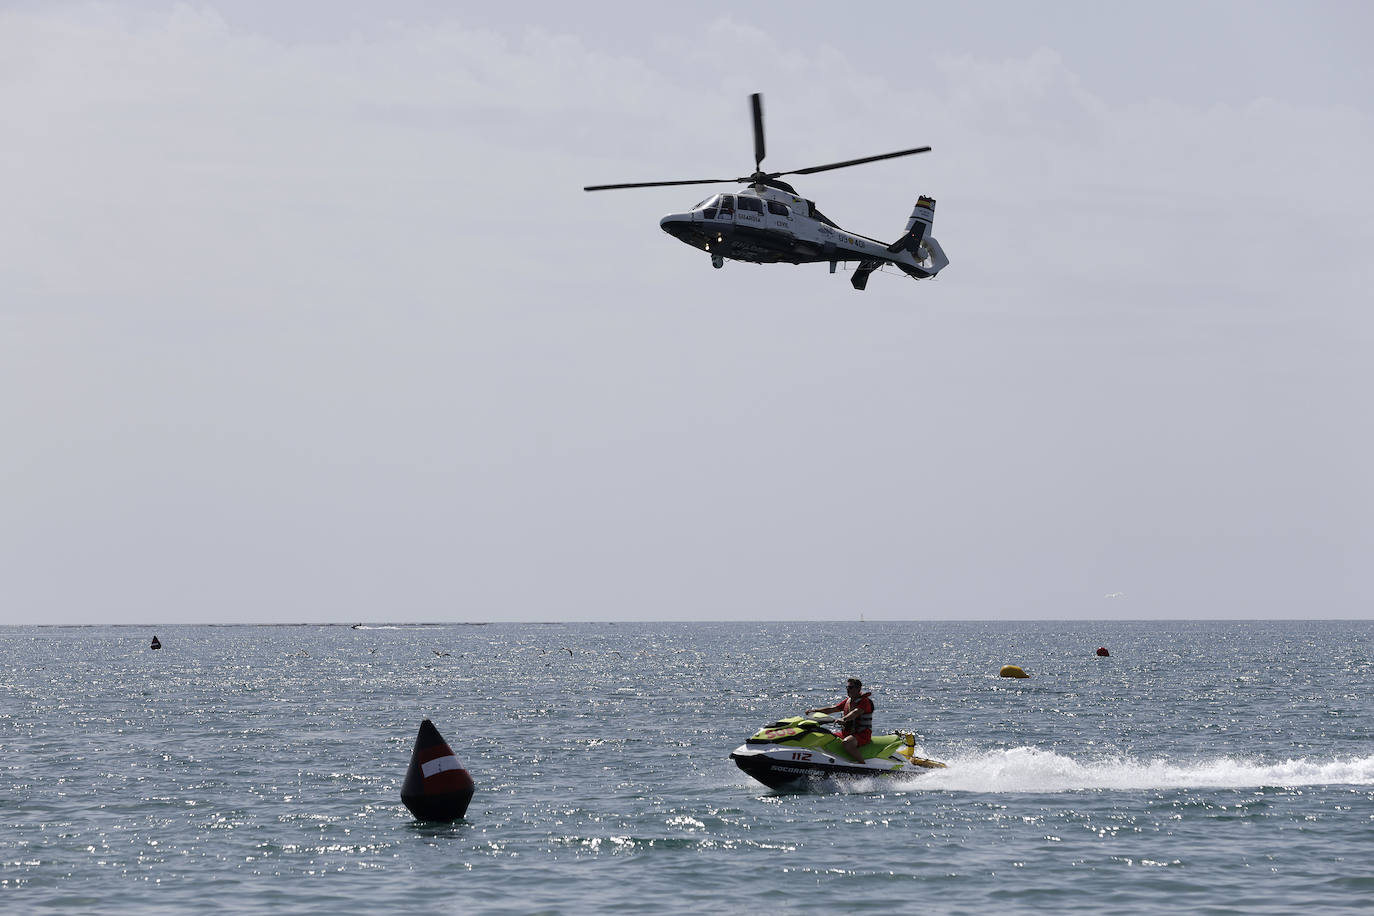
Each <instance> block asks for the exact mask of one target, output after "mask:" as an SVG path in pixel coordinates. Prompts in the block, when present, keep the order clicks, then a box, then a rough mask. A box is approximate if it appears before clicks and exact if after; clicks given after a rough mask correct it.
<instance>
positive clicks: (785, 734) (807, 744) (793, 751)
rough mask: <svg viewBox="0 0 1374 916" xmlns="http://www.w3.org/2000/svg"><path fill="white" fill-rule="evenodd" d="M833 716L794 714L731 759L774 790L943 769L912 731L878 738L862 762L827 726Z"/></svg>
mask: <svg viewBox="0 0 1374 916" xmlns="http://www.w3.org/2000/svg"><path fill="white" fill-rule="evenodd" d="M834 721H836V720H835V719H834V718H832V717H830V716H817V717H815V718H814V719H812V718H806V717H803V716H791V717H789V718H786V719H779V720H778V721H776V722H774V723H772V724H771V725H765V726H764V727H763V728H761V729H759V730H758V731H756V732H754V734H753V736H752V737H750V738H749V739H748V740H746V741H745V742H744V743H743V744H741V745H740V746H739V747H737V748H735V749H734V750H733V751H731V752H730V759H731V760H733V761H735V763H736V764H737V765H738V766H739V768H740V769H741V770H743V771H744V772H745V773H748V774H749V775H750V776H752V777H753V778H755V779H757V780H758V781H759V782H761V783H763V784H764V785H765V786H767V787H768V788H770V789H806V788H811V787H813V786H815V785H816V784H817V783H825V782H830V781H835V780H849V779H871V778H873V777H887V776H914V775H917V774H920V773H923V772H925V771H926V770H942V769H944V768H945V765H944V764H943V763H941V762H940V761H938V760H927V759H925V758H924V757H917V756H916V736H915V735H913V734H910V733H907V732H898V733H897V734H892V735H874V736H873V740H872V741H871V742H869V743H868V744H865V745H864V746H863V747H861V748H859V752H860V753H861V754H863V756H864V761H865V762H864V763H859V761H857V760H855V759H854V758H853V757H850V756H849V754H848V753H847V752H846V751H845V750H844V747H843V746H842V745H841V744H840V738H839V736H838V735H836V734H835V733H834V732H832V731H830V730H829V729H827V728H825V727H824V723H826V722H834Z"/></svg>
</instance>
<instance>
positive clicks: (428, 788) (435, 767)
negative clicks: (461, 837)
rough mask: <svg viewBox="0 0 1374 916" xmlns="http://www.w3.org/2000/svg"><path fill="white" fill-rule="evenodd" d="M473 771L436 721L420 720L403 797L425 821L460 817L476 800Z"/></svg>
mask: <svg viewBox="0 0 1374 916" xmlns="http://www.w3.org/2000/svg"><path fill="white" fill-rule="evenodd" d="M472 790H473V784H472V774H470V773H469V772H468V771H467V768H466V767H464V766H463V762H462V761H461V760H459V759H458V755H456V754H454V753H453V748H451V747H449V746H448V744H447V743H446V742H445V741H444V739H443V737H442V736H440V734H439V730H438V729H437V728H435V727H434V723H433V722H431V721H429V720H428V719H426V720H425V721H423V722H421V723H420V733H419V734H418V735H416V736H415V750H414V751H412V752H411V754H410V767H409V768H408V769H407V770H406V778H405V782H403V783H401V801H402V802H403V803H404V804H405V806H406V807H407V808H409V809H410V813H411V814H413V815H415V817H416V818H418V819H419V820H422V821H456V820H458V818H460V817H462V816H463V815H464V814H467V812H468V802H470V801H472Z"/></svg>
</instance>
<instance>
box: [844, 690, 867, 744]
mask: <svg viewBox="0 0 1374 916" xmlns="http://www.w3.org/2000/svg"><path fill="white" fill-rule="evenodd" d="M872 696H873V695H872V694H871V693H863V694H860V695H859V701H858V702H857V703H853V704H851V703H850V700H849V697H845V698H844V699H843V700H841V701H840V702H841V704H842V705H841V707H840V712H841V714H842V715H843V714H846V713H848V712H849V710H851V709H853V708H855V707H857V708H858V710H859V714H858V715H857V716H855V717H854V718H853V719H851V720H850V721H849V722H848V724H846V725H845V726H844V728H843V729H842V730H841V731H840V737H841V738H844V737H847V736H849V735H857V734H859V733H861V732H869V733H870V734H871V733H872V732H873V700H872V699H871V697H872Z"/></svg>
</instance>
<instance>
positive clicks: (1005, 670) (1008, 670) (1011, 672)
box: [997, 665, 1030, 677]
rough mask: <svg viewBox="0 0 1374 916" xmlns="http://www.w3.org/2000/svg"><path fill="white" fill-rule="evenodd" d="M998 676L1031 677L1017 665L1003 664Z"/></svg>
mask: <svg viewBox="0 0 1374 916" xmlns="http://www.w3.org/2000/svg"><path fill="white" fill-rule="evenodd" d="M997 676H998V677H1030V675H1029V674H1027V673H1026V672H1024V671H1022V670H1021V669H1020V668H1019V667H1018V666H1016V665H1003V666H1002V670H1001V671H999V672H997Z"/></svg>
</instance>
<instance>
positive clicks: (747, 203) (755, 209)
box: [739, 197, 763, 213]
mask: <svg viewBox="0 0 1374 916" xmlns="http://www.w3.org/2000/svg"><path fill="white" fill-rule="evenodd" d="M739 208H740V209H741V210H748V211H749V212H751V213H762V212H763V201H761V200H759V199H758V198H757V197H741V198H740V199H739Z"/></svg>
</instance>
